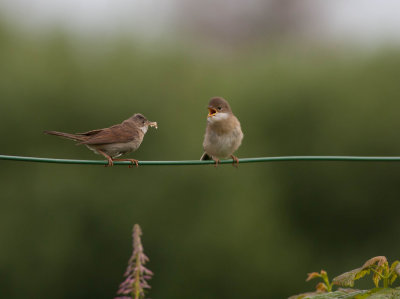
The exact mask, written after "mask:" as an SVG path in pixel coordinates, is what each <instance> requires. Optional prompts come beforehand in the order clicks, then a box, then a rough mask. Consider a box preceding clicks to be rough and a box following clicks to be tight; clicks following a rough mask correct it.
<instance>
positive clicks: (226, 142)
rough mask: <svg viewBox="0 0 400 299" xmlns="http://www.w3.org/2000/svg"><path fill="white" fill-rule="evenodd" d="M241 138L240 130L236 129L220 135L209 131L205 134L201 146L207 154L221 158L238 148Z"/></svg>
mask: <svg viewBox="0 0 400 299" xmlns="http://www.w3.org/2000/svg"><path fill="white" fill-rule="evenodd" d="M242 138H243V135H242V133H241V131H240V132H239V131H236V130H234V131H232V132H230V133H228V134H222V135H217V134H214V133H211V134H209V135H208V136H206V138H205V140H204V144H203V147H204V150H205V151H206V153H207V154H209V155H211V156H214V157H216V158H218V159H223V158H227V157H229V156H230V155H232V154H233V153H234V152H235V151H236V150H237V149H238V148H239V146H240V143H241V142H242Z"/></svg>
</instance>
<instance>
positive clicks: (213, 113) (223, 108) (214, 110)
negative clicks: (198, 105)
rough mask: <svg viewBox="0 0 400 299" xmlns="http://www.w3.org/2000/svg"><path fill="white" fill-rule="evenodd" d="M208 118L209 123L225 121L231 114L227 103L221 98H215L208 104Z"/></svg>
mask: <svg viewBox="0 0 400 299" xmlns="http://www.w3.org/2000/svg"><path fill="white" fill-rule="evenodd" d="M207 108H208V116H207V119H208V120H209V121H219V120H223V119H227V118H228V117H229V116H230V115H231V114H232V110H231V107H230V106H229V104H228V102H227V101H226V100H225V99H224V98H221V97H215V98H212V99H211V100H210V102H209V103H208V107H207Z"/></svg>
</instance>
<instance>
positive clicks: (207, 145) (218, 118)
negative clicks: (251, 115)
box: [200, 97, 243, 167]
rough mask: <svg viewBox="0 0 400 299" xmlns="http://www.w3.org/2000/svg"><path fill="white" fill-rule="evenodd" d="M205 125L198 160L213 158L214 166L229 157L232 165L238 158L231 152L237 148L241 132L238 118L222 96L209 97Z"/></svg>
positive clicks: (236, 162)
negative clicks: (200, 154) (201, 152)
mask: <svg viewBox="0 0 400 299" xmlns="http://www.w3.org/2000/svg"><path fill="white" fill-rule="evenodd" d="M208 111H209V113H208V115H207V127H206V133H205V135H204V141H203V149H204V154H203V155H202V156H201V158H200V160H211V159H212V160H214V161H215V167H217V166H218V163H219V162H220V159H225V158H228V157H231V158H232V159H233V165H234V166H236V167H237V166H238V164H239V159H238V158H237V157H236V156H234V155H233V153H234V152H235V151H236V150H237V149H238V148H239V146H240V145H241V143H242V139H243V132H242V129H241V126H240V122H239V120H238V119H237V118H236V116H235V115H234V114H233V113H232V110H231V107H230V106H229V103H228V102H227V101H226V100H225V99H224V98H222V97H214V98H211V100H210V102H209V104H208Z"/></svg>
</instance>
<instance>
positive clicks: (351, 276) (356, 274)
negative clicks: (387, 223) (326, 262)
mask: <svg viewBox="0 0 400 299" xmlns="http://www.w3.org/2000/svg"><path fill="white" fill-rule="evenodd" d="M399 263H400V262H399V261H395V262H393V263H392V265H391V266H390V267H389V263H388V261H387V259H386V257H385V256H376V257H373V258H371V259H369V260H367V261H366V262H365V263H364V265H363V266H362V267H360V268H357V269H354V270H351V271H348V272H345V273H343V274H341V275H339V276H337V277H335V278H334V279H333V280H332V283H329V279H328V274H327V273H326V271H324V270H321V273H317V272H313V273H309V274H308V277H307V279H306V281H309V280H311V279H314V278H317V277H320V278H322V279H323V280H324V283H319V284H317V286H316V290H317V291H316V292H312V293H304V294H299V295H295V296H292V297H290V298H291V299H303V298H313V299H317V298H321V299H322V298H359V299H361V298H394V297H386V295H387V294H391V295H393V296H400V289H399V290H398V289H396V290H393V289H388V287H389V286H391V285H392V284H393V283H394V281H395V280H396V278H397V277H398V275H399V273H398V272H399V270H398V269H399ZM396 269H397V270H396ZM370 272H373V273H374V274H373V276H372V280H373V282H374V284H375V287H376V289H373V290H369V291H368V290H365V291H360V290H353V289H345V290H344V289H339V290H338V291H336V292H333V293H331V294H332V295H325V294H324V295H318V294H320V293H326V292H328V293H329V292H332V286H333V285H338V286H342V287H353V286H354V282H355V281H356V280H358V279H360V278H362V277H364V276H365V275H367V274H370ZM381 280H382V281H383V290H380V289H379V282H380V281H381Z"/></svg>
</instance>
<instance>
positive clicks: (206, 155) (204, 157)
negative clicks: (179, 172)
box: [200, 152, 212, 161]
mask: <svg viewBox="0 0 400 299" xmlns="http://www.w3.org/2000/svg"><path fill="white" fill-rule="evenodd" d="M200 160H202V161H205V160H212V158H211V156H210V155H208V154H207V153H206V152H204V154H203V155H202V156H201V158H200Z"/></svg>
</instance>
